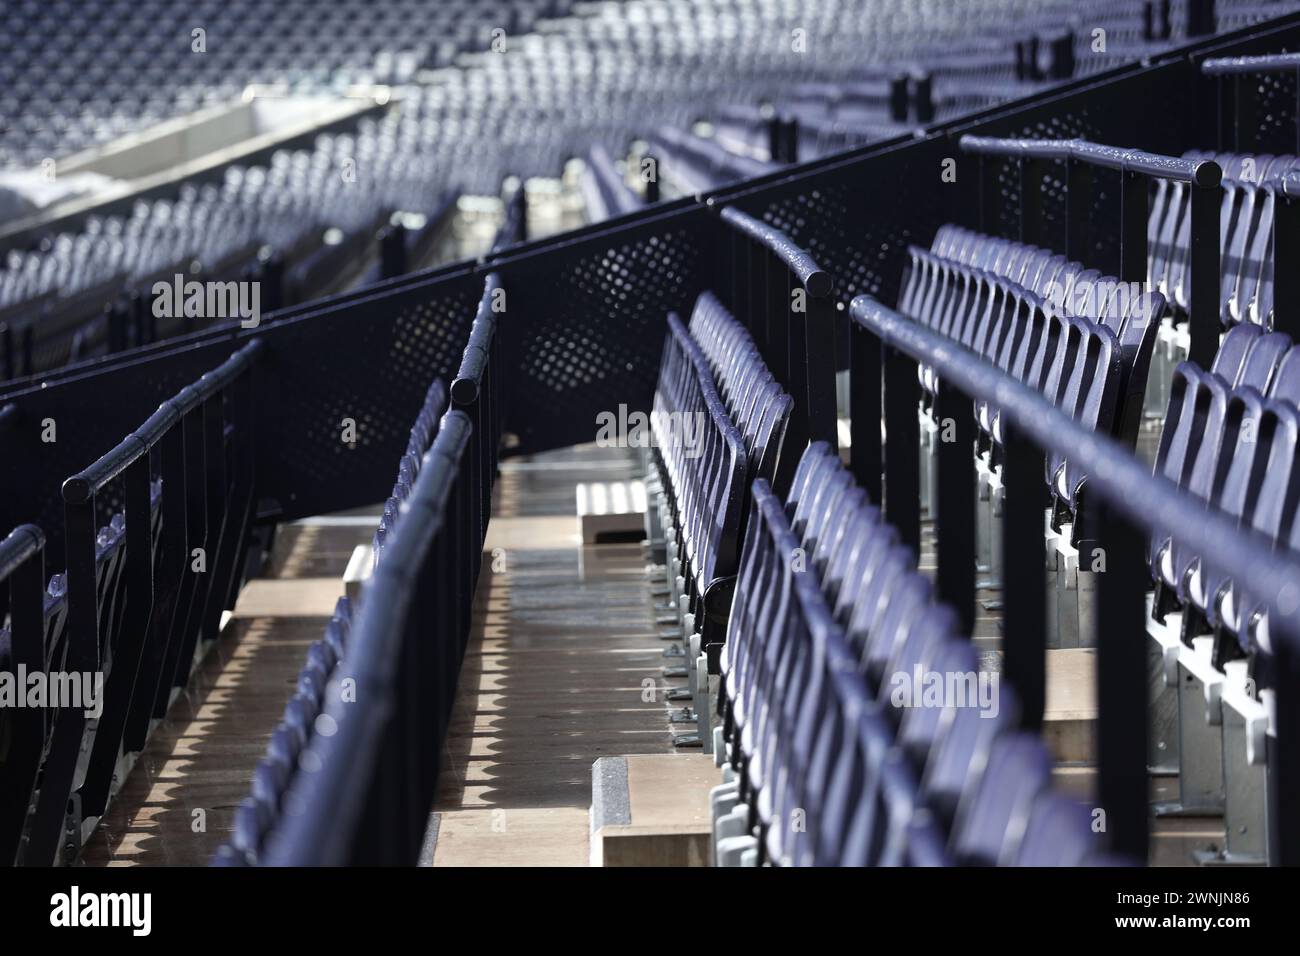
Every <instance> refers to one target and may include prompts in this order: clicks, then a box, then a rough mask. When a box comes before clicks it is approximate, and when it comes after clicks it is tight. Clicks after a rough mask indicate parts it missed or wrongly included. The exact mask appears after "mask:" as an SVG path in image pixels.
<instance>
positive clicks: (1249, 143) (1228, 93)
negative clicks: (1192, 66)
mask: <svg viewBox="0 0 1300 956" xmlns="http://www.w3.org/2000/svg"><path fill="white" fill-rule="evenodd" d="M1201 72H1202V73H1204V74H1205V75H1206V76H1213V77H1215V78H1216V80H1217V86H1218V91H1217V92H1218V97H1217V103H1218V131H1219V145H1220V146H1221V147H1223V148H1225V149H1228V148H1231V149H1234V150H1239V151H1248V150H1253V149H1255V148H1256V145H1257V144H1256V137H1257V135H1258V133H1259V130H1260V127H1261V123H1260V120H1261V116H1260V115H1259V108H1260V105H1261V104H1260V101H1261V100H1262V97H1261V96H1260V90H1259V81H1258V79H1257V77H1259V76H1260V75H1263V74H1290V75H1291V76H1293V77H1295V80H1296V82H1295V84H1294V85H1295V89H1294V91H1293V93H1292V96H1293V97H1294V102H1293V103H1292V108H1293V109H1294V110H1295V113H1294V114H1293V115H1294V116H1296V117H1300V53H1272V54H1269V55H1267V56H1226V57H1215V58H1212V59H1208V60H1205V61H1203V62H1202V63H1201ZM1295 126H1296V130H1295V138H1294V140H1293V142H1294V143H1295V149H1296V151H1297V152H1300V121H1298V122H1296V124H1295ZM1229 144H1231V145H1229ZM1261 152H1264V150H1261Z"/></svg>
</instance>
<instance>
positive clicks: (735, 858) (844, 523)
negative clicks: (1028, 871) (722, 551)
mask: <svg viewBox="0 0 1300 956" xmlns="http://www.w3.org/2000/svg"><path fill="white" fill-rule="evenodd" d="M922 672H923V673H925V674H932V675H938V677H939V678H940V679H941V680H942V681H943V682H944V686H945V687H948V688H964V690H963V691H961V692H960V693H958V694H957V695H955V696H948V695H944V696H943V698H942V699H940V700H931V699H929V698H926V699H925V700H922V699H921V698H920V690H921V687H920V684H919V683H917V684H916V685H915V686H913V687H911V688H910V689H907V682H908V681H911V680H912V679H913V675H914V674H919V673H922ZM989 677H990V675H989V674H987V673H983V674H981V673H980V671H979V668H978V665H977V662H976V655H975V652H974V650H973V648H972V646H971V644H970V641H969V640H968V639H967V638H966V637H965V636H964V635H961V634H960V633H959V632H958V630H957V621H956V615H955V614H954V613H953V611H952V610H951V609H949V608H947V607H946V606H944V605H942V604H939V603H936V602H935V600H934V598H933V595H932V593H931V585H930V583H929V580H928V579H927V578H926V577H925V576H923V575H922V574H920V573H919V572H918V571H917V570H916V555H915V554H913V553H912V552H911V550H910V549H909V548H907V547H905V546H903V545H900V544H899V543H898V536H897V534H896V533H895V532H894V531H893V529H892V528H891V527H890V526H889V525H887V524H885V523H883V522H882V520H881V516H880V512H879V511H878V509H876V507H875V506H874V505H873V504H872V503H871V502H869V501H868V500H867V498H866V496H865V494H864V493H863V492H862V491H861V489H859V488H857V487H856V486H855V485H854V483H853V481H852V479H851V477H850V476H849V474H848V472H847V470H846V469H845V468H844V467H843V466H842V465H841V464H840V463H839V460H838V456H837V455H836V454H835V453H834V452H833V451H832V450H831V449H829V448H828V447H827V446H826V445H825V444H823V443H814V444H813V445H811V446H809V448H808V449H807V451H806V452H805V453H804V455H803V457H802V458H801V460H800V462H799V466H798V472H797V473H796V476H795V480H794V487H793V489H792V490H791V493H790V496H789V499H788V500H787V501H785V502H782V500H781V499H780V497H779V496H777V495H776V494H774V493H773V492H772V490H771V487H770V485H769V484H768V483H767V482H766V481H765V480H763V479H759V480H757V481H755V482H754V485H753V488H752V505H751V512H750V516H749V521H748V524H747V526H746V539H745V547H744V551H743V557H742V560H741V566H740V572H739V576H738V579H737V583H736V590H735V596H734V600H733V604H732V611H731V615H730V618H729V622H728V629H727V642H726V644H725V645H724V648H723V657H722V691H721V692H720V693H719V696H718V716H719V721H720V726H719V727H718V729H717V731H716V737H717V742H716V743H715V754H716V759H717V760H718V762H719V763H720V764H724V765H725V766H726V767H727V772H728V776H730V777H731V780H730V781H729V782H728V783H725V784H724V785H723V786H722V787H720V788H718V789H717V790H715V792H714V794H713V797H712V803H713V810H714V815H715V820H716V821H717V833H718V836H719V839H718V842H717V853H718V862H719V863H720V864H723V865H726V864H729V863H732V864H735V863H739V864H742V865H743V864H745V863H748V864H753V865H757V864H760V863H763V862H771V863H773V864H776V865H794V866H798V865H818V866H873V865H916V866H941V865H951V864H954V863H963V864H974V865H994V864H1010V865H1023V866H1049V865H1055V866H1077V865H1083V864H1086V863H1090V862H1094V863H1095V862H1100V861H1103V860H1105V859H1106V858H1105V855H1104V854H1105V843H1104V836H1102V835H1099V834H1098V833H1096V832H1094V830H1093V828H1092V827H1091V825H1090V815H1089V813H1088V811H1087V810H1086V808H1084V807H1083V806H1081V805H1079V804H1076V803H1074V802H1073V801H1070V800H1068V799H1067V798H1066V797H1064V796H1062V795H1061V794H1059V793H1057V792H1056V791H1054V790H1053V788H1052V786H1051V781H1050V769H1051V759H1050V756H1049V755H1048V753H1047V751H1046V749H1045V747H1044V746H1043V744H1042V742H1041V741H1040V740H1038V739H1037V738H1036V737H1035V736H1033V735H1030V734H1026V733H1023V732H1019V731H1017V730H1016V729H1015V721H1016V716H1017V715H1016V704H1015V698H1014V692H1013V691H1012V690H1011V689H1010V688H1008V687H1006V686H1004V685H1003V686H999V685H998V684H997V683H996V679H995V680H994V682H993V683H992V684H991V685H990V684H989ZM963 682H965V683H963ZM981 682H983V685H984V686H991V688H992V692H993V693H992V695H991V696H983V695H982V692H981V691H978V690H977V687H978V686H980V685H981ZM913 692H915V693H916V695H917V696H916V697H915V698H913V696H912V694H913Z"/></svg>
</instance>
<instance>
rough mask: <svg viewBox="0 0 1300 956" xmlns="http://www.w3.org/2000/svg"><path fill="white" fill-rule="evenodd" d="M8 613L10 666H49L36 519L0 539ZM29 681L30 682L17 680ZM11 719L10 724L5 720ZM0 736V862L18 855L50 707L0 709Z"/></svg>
mask: <svg viewBox="0 0 1300 956" xmlns="http://www.w3.org/2000/svg"><path fill="white" fill-rule="evenodd" d="M6 615H7V616H8V618H9V628H8V630H9V655H8V660H6V661H4V662H3V664H4V665H5V667H6V669H8V670H10V671H11V672H12V673H13V674H14V676H15V677H16V678H17V677H19V675H21V674H23V673H24V672H25V673H27V674H36V673H40V672H42V671H44V670H45V669H46V660H45V535H44V534H42V533H41V529H40V528H38V527H36V526H35V525H31V524H26V525H22V526H21V527H18V528H15V529H14V530H13V531H12V532H11V533H10V535H9V536H8V537H7V538H5V539H4V540H3V541H0V622H3V621H4V619H5V617H6ZM17 686H20V687H25V686H26V682H25V681H22V680H18V681H17ZM5 725H7V726H5ZM0 728H3V729H2V730H0V736H3V737H6V738H8V740H9V747H8V753H7V754H6V755H5V759H4V761H3V762H2V763H0V866H13V865H14V863H16V862H17V861H18V849H19V847H20V846H21V843H22V835H23V828H24V825H25V824H26V821H27V810H28V807H30V806H31V800H32V795H33V793H34V792H35V790H36V782H37V772H38V771H39V770H40V766H41V754H42V752H43V750H44V747H45V730H46V709H45V708H44V707H29V706H26V707H15V708H13V709H5V710H0Z"/></svg>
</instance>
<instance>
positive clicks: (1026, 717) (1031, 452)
mask: <svg viewBox="0 0 1300 956" xmlns="http://www.w3.org/2000/svg"><path fill="white" fill-rule="evenodd" d="M1002 448H1003V450H1004V453H1005V458H1004V460H1003V464H1002V483H1003V486H1004V488H1005V489H1006V495H1005V503H1004V505H1003V509H1002V561H1003V563H1002V582H1001V583H1002V592H1003V595H1004V601H1003V608H1004V611H1003V630H1002V651H1003V655H1004V660H1003V663H1002V672H1003V673H1004V674H1005V675H1006V677H1007V679H1008V680H1009V681H1011V686H1012V687H1014V688H1015V690H1016V693H1017V694H1018V695H1019V697H1020V704H1021V711H1020V726H1021V728H1022V729H1024V730H1030V731H1035V732H1037V731H1038V730H1039V729H1040V728H1041V727H1042V723H1043V705H1044V701H1045V700H1046V697H1047V658H1046V640H1045V637H1046V633H1047V630H1046V624H1047V599H1046V594H1045V592H1044V590H1043V567H1044V565H1045V564H1046V560H1047V545H1046V541H1045V539H1044V537H1043V510H1044V508H1045V507H1046V504H1047V502H1046V500H1045V499H1046V497H1047V496H1046V495H1045V494H1044V490H1045V486H1044V484H1043V470H1044V469H1043V462H1044V455H1043V453H1042V452H1041V451H1039V450H1038V449H1037V448H1036V447H1034V445H1033V443H1031V442H1030V441H1028V440H1027V439H1025V438H1022V437H1021V436H1020V433H1019V431H1018V430H1017V429H1015V428H1014V427H1009V426H1004V427H1003V434H1002Z"/></svg>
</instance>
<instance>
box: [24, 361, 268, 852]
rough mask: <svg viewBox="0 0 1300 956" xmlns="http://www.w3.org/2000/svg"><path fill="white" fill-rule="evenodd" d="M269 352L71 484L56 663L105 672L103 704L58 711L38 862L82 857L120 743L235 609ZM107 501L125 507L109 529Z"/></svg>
mask: <svg viewBox="0 0 1300 956" xmlns="http://www.w3.org/2000/svg"><path fill="white" fill-rule="evenodd" d="M259 349H260V342H258V341H257V340H254V341H252V342H250V343H249V344H248V345H246V346H244V347H243V348H242V349H241V350H240V351H238V352H237V353H235V355H233V356H232V357H231V358H230V359H229V360H227V361H226V362H225V363H224V364H222V365H221V366H220V367H218V368H217V369H215V370H213V371H212V372H209V373H208V374H206V375H204V376H203V377H202V378H201V379H199V381H198V382H196V383H194V384H193V385H189V386H186V387H185V388H184V389H182V390H181V391H180V393H179V394H177V395H176V396H175V397H174V398H172V399H169V400H168V401H166V402H164V403H163V404H162V405H161V406H160V407H159V409H158V411H157V412H155V413H154V414H153V415H152V416H150V417H149V419H148V420H147V421H146V422H145V423H144V424H143V425H142V426H141V427H140V428H138V429H137V430H136V431H135V432H133V433H132V434H130V435H128V436H127V437H126V438H125V439H124V440H123V441H122V442H121V443H120V444H118V445H117V446H116V447H115V448H113V449H112V450H111V451H109V452H108V453H107V454H105V455H104V456H103V457H102V458H100V459H99V460H98V461H96V462H95V463H94V464H92V465H91V466H90V467H88V468H86V469H85V470H83V471H82V472H80V473H78V474H76V475H74V476H72V477H71V478H69V479H68V480H67V481H65V482H64V484H63V500H64V508H65V526H64V535H65V554H66V557H67V575H66V605H67V623H66V627H65V628H64V633H63V639H62V643H61V646H59V647H47V648H46V649H45V660H46V661H47V662H48V666H49V668H50V669H51V670H52V671H53V670H57V671H61V672H65V673H71V674H78V675H90V674H94V675H100V677H101V678H102V680H103V685H102V697H101V698H100V700H99V709H100V711H101V712H100V714H99V717H98V720H97V722H96V724H95V725H93V732H92V731H91V729H90V728H89V727H88V723H87V715H86V710H85V709H84V708H81V707H71V706H66V707H60V708H59V709H58V710H57V711H56V712H55V713H54V714H53V724H52V734H51V736H50V740H49V744H48V749H47V751H46V755H45V762H44V766H43V770H42V774H41V787H40V798H39V800H38V801H37V803H36V807H35V810H34V812H33V814H32V817H31V820H30V824H29V828H28V840H27V845H26V848H25V850H24V851H23V860H24V862H26V863H27V864H36V865H47V864H49V863H51V862H55V861H56V859H57V858H59V857H60V856H61V855H62V856H63V857H64V858H69V859H70V858H73V857H75V855H76V853H77V852H78V851H79V849H80V839H81V836H82V827H83V823H84V822H86V821H94V820H97V819H98V818H99V817H100V816H101V815H102V814H103V812H104V809H105V807H106V806H107V803H108V799H109V794H110V789H111V787H112V784H113V779H114V772H115V770H116V768H117V762H118V757H119V752H121V753H131V752H134V751H138V750H140V749H142V747H143V746H144V742H145V739H146V737H147V736H148V733H149V728H150V721H151V720H153V719H154V718H157V717H162V716H163V715H164V714H165V713H166V711H167V707H168V705H169V704H170V702H171V699H172V692H173V688H180V687H183V686H184V685H185V683H186V682H187V681H188V679H189V676H190V669H191V664H192V662H193V661H194V658H195V650H196V648H197V647H198V645H199V642H200V641H211V640H215V638H216V637H217V635H218V632H219V628H220V622H221V613H222V611H223V610H227V609H229V608H231V607H232V606H233V604H234V599H235V595H236V594H237V592H238V588H239V585H240V576H241V573H242V571H243V569H244V563H245V562H244V556H245V553H246V551H247V550H248V547H249V542H250V532H251V525H252V518H253V479H254V456H255V447H256V446H255V441H254V434H253V430H254V421H255V417H254V412H253V400H252V396H253V391H252V385H253V383H252V375H251V369H252V366H253V363H254V359H255V357H256V355H257V353H258V350H259ZM101 498H107V499H110V501H117V502H121V504H122V507H121V510H120V511H118V512H117V513H116V515H115V517H114V523H112V524H110V526H109V529H108V533H105V532H103V531H101V530H100V528H99V522H100V516H101V515H102V514H103V509H101V508H99V507H97V505H99V504H101V503H102V502H101V501H100V499H101ZM117 516H120V519H122V520H121V523H120V524H119V523H117V522H118V520H119V519H118V517H117ZM83 751H85V754H86V755H88V756H83ZM82 760H84V761H85V766H84V777H83V779H81V780H80V781H79V780H78V779H77V777H78V776H79V774H78V766H79V763H80V762H81V761H82Z"/></svg>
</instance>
